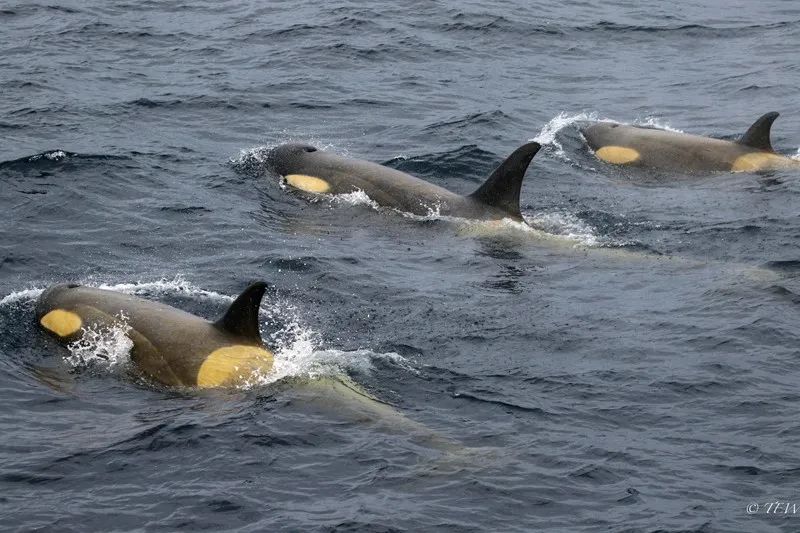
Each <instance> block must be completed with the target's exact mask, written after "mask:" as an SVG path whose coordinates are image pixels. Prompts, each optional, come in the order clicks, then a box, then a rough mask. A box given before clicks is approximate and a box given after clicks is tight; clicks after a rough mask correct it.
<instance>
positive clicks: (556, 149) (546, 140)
mask: <svg viewBox="0 0 800 533" xmlns="http://www.w3.org/2000/svg"><path fill="white" fill-rule="evenodd" d="M596 120H598V118H597V114H596V113H578V114H575V115H568V114H567V113H564V112H563V111H562V112H561V113H559V114H558V115H556V116H555V117H553V118H552V119H550V122H548V123H547V124H545V125H544V126H543V127H542V129H541V130H540V131H539V133H537V134H536V136H535V137H533V138H532V139H529V140H530V141H535V142H537V143H539V144H541V145H542V146H545V145H547V146H551V147H552V154H553V155H554V156H556V157H558V158H561V159H563V160H565V161H571V159H570V158H569V157H568V156H567V153H566V152H565V151H564V146H563V145H562V144H561V143H560V142H559V141H558V137H557V135H558V132H560V131H561V130H563V129H564V128H567V127H569V126H572V125H573V124H575V123H576V122H586V121H596Z"/></svg>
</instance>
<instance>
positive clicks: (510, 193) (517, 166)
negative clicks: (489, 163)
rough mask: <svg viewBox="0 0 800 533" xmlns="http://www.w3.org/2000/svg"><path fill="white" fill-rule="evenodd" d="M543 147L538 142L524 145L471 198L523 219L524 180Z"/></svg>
mask: <svg viewBox="0 0 800 533" xmlns="http://www.w3.org/2000/svg"><path fill="white" fill-rule="evenodd" d="M541 147H542V145H541V144H539V143H537V142H529V143H527V144H523V145H522V146H520V147H519V148H517V149H516V150H514V153H512V154H511V155H510V156H508V157H507V158H506V160H505V161H503V162H502V163H501V164H500V166H499V167H497V168H496V169H495V170H494V172H492V175H491V176H489V179H487V180H486V182H485V183H484V184H483V185H481V186H480V187H479V188H478V190H477V191H475V192H474V193H472V194H470V195H469V197H470V198H473V199H475V200H478V201H479V202H482V203H484V204H487V205H491V206H492V207H498V208H500V209H502V210H504V211H506V212H507V213H508V214H509V215H511V216H512V217H514V218H516V219H521V218H522V213H520V210H519V191H520V189H521V188H522V178H524V177H525V171H526V170H528V165H530V164H531V160H532V159H533V156H535V155H536V152H538V151H539V149H540V148H541Z"/></svg>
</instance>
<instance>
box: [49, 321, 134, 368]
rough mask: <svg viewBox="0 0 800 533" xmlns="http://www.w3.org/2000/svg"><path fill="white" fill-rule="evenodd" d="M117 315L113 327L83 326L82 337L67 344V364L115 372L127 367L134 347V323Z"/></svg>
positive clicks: (73, 366)
mask: <svg viewBox="0 0 800 533" xmlns="http://www.w3.org/2000/svg"><path fill="white" fill-rule="evenodd" d="M115 318H116V321H115V322H114V324H113V325H110V326H98V327H88V328H83V329H82V333H81V338H80V339H78V340H76V341H74V342H72V343H70V344H69V345H67V349H68V350H69V352H70V353H69V355H68V356H66V357H64V360H65V361H66V363H67V364H68V365H70V366H71V367H72V368H74V369H81V368H88V367H101V368H103V369H104V370H108V371H111V372H114V371H116V370H117V369H120V368H124V367H126V366H127V365H128V364H129V363H130V353H131V349H132V348H133V341H132V340H131V339H130V338H129V337H128V331H130V326H128V323H127V317H125V315H124V314H122V313H120V314H119V315H118V316H116V317H115Z"/></svg>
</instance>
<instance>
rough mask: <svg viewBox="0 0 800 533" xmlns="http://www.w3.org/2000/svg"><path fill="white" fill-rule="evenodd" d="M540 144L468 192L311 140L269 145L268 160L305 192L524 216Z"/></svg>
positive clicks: (416, 209) (457, 212)
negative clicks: (522, 200)
mask: <svg viewBox="0 0 800 533" xmlns="http://www.w3.org/2000/svg"><path fill="white" fill-rule="evenodd" d="M540 148H541V145H539V144H538V143H535V142H530V143H527V144H525V145H523V146H521V147H520V148H518V149H517V150H515V151H514V153H512V154H511V155H510V156H509V157H508V158H507V159H506V160H505V161H503V163H502V164H501V165H500V166H499V167H497V169H496V170H495V171H494V172H493V173H492V174H491V176H489V179H487V180H486V182H485V183H484V184H483V185H482V186H481V187H480V188H478V190H476V191H475V192H473V193H472V194H470V195H468V196H462V195H460V194H456V193H454V192H451V191H449V190H447V189H445V188H443V187H439V186H438V185H434V184H432V183H429V182H427V181H424V180H421V179H419V178H417V177H414V176H412V175H410V174H406V173H405V172H401V171H399V170H395V169H392V168H389V167H386V166H383V165H379V164H377V163H371V162H369V161H363V160H359V159H349V158H346V157H342V156H339V155H336V154H332V153H328V152H324V151H321V150H318V149H317V148H315V147H314V146H311V145H307V144H284V145H281V146H278V147H276V148H274V149H272V150H271V151H270V153H269V154H268V156H267V163H268V165H269V166H270V168H271V169H272V170H273V171H274V172H275V173H277V174H279V175H280V176H281V177H282V178H283V179H284V180H285V182H286V183H287V184H288V185H289V186H291V187H293V188H295V189H299V190H302V191H305V192H307V193H314V194H345V193H352V192H356V191H363V192H364V193H366V195H367V196H369V198H370V199H371V200H373V201H374V202H375V203H377V204H378V205H380V206H383V207H390V208H394V209H397V210H399V211H403V212H407V213H411V214H415V215H422V216H425V215H428V214H430V212H431V211H435V212H437V213H438V214H441V215H446V216H456V217H463V218H471V219H479V220H501V219H503V218H511V219H513V220H518V221H522V220H523V219H522V213H520V208H519V193H520V189H521V187H522V179H523V178H524V176H525V171H526V170H527V168H528V165H529V164H530V162H531V160H532V159H533V156H534V155H536V152H538V151H539V149H540Z"/></svg>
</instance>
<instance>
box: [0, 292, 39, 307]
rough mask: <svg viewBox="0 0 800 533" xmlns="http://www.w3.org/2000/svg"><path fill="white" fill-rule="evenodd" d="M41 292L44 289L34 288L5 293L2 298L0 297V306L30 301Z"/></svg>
mask: <svg viewBox="0 0 800 533" xmlns="http://www.w3.org/2000/svg"><path fill="white" fill-rule="evenodd" d="M43 292H44V289H36V288H33V289H23V290H21V291H15V292H12V293H11V294H7V295H6V296H4V297H3V298H2V299H0V306H5V305H16V304H19V303H28V302H32V301H34V300H35V299H37V298H38V297H39V296H41V295H42V293H43Z"/></svg>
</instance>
